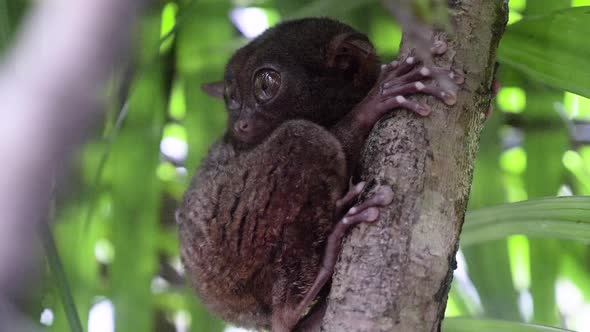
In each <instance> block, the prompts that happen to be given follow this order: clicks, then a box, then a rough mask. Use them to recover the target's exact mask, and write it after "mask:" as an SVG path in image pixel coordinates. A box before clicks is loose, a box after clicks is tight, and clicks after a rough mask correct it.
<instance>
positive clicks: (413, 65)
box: [357, 41, 464, 121]
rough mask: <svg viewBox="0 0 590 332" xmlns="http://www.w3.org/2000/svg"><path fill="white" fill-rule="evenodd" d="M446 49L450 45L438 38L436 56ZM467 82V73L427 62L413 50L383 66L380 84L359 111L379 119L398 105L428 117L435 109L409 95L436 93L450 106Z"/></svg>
mask: <svg viewBox="0 0 590 332" xmlns="http://www.w3.org/2000/svg"><path fill="white" fill-rule="evenodd" d="M446 50H447V44H446V43H445V42H443V41H436V42H435V43H434V46H433V47H432V53H433V54H434V55H441V54H444V53H445V52H446ZM443 81H447V82H443ZM463 81H464V77H463V75H462V74H460V73H457V72H455V71H453V70H448V69H444V68H439V67H429V66H425V65H423V63H422V61H420V60H419V59H418V58H417V57H416V56H415V55H414V54H413V52H412V53H410V54H409V55H407V56H405V57H403V58H401V59H399V60H395V61H393V62H391V63H388V64H384V65H382V66H381V74H380V76H379V78H378V80H377V83H375V86H374V87H373V89H372V90H371V91H370V92H369V94H368V95H367V97H366V98H365V99H364V100H363V101H362V102H361V103H360V104H359V105H358V106H357V108H360V109H359V110H358V111H360V112H361V113H372V114H373V116H376V118H375V121H376V120H378V119H379V118H380V117H381V116H382V115H383V114H385V113H386V112H388V111H390V110H393V109H395V108H404V109H407V110H410V111H413V112H415V113H418V114H419V115H421V116H427V115H429V114H430V111H431V110H430V108H429V107H428V106H427V105H425V104H423V103H420V102H416V101H411V100H408V99H407V98H406V97H407V96H408V95H413V94H417V93H420V94H426V95H431V96H434V97H436V98H438V99H440V100H441V101H442V102H444V103H445V104H447V105H454V104H455V103H456V101H457V90H458V85H460V84H462V83H463ZM441 83H446V84H441ZM367 116H368V114H367Z"/></svg>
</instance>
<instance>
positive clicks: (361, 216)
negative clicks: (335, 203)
mask: <svg viewBox="0 0 590 332" xmlns="http://www.w3.org/2000/svg"><path fill="white" fill-rule="evenodd" d="M377 218H379V209H378V208H376V207H370V208H367V209H364V210H363V211H362V212H359V213H357V214H355V215H353V216H349V215H348V214H346V216H344V218H342V220H340V222H341V223H343V224H345V225H349V226H352V225H356V224H360V223H362V222H373V221H375V220H377Z"/></svg>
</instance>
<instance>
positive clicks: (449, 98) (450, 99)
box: [441, 92, 457, 106]
mask: <svg viewBox="0 0 590 332" xmlns="http://www.w3.org/2000/svg"><path fill="white" fill-rule="evenodd" d="M441 97H442V99H443V101H444V103H445V104H447V105H449V106H453V105H455V104H456V103H457V95H456V94H454V93H449V92H442V93H441Z"/></svg>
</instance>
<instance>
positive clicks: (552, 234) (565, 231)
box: [461, 196, 590, 246]
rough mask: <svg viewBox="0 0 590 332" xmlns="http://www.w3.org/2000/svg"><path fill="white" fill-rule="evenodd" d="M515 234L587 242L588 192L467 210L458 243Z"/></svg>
mask: <svg viewBox="0 0 590 332" xmlns="http://www.w3.org/2000/svg"><path fill="white" fill-rule="evenodd" d="M514 234H523V235H527V236H532V237H546V238H553V239H565V240H577V241H583V242H590V196H570V197H547V198H540V199H533V200H528V201H523V202H518V203H510V204H504V205H499V206H495V207H489V208H483V209H479V210H475V211H470V212H468V213H467V215H466V216H465V225H464V226H463V233H462V234H461V245H463V246H469V245H473V244H480V243H483V242H488V241H492V240H498V239H503V238H505V237H507V236H509V235H514Z"/></svg>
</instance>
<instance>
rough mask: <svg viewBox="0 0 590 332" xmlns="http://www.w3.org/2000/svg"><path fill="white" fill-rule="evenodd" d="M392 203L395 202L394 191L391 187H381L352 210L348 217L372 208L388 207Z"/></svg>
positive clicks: (349, 211)
mask: <svg viewBox="0 0 590 332" xmlns="http://www.w3.org/2000/svg"><path fill="white" fill-rule="evenodd" d="M391 201H393V190H391V187H389V186H379V187H378V188H377V190H375V192H373V193H372V194H370V196H369V198H367V199H366V200H365V201H364V202H362V203H360V204H359V205H357V206H353V207H352V208H350V210H348V213H347V214H346V216H347V217H348V216H354V215H356V214H360V213H363V212H364V211H366V210H369V209H371V208H377V207H382V206H386V205H388V204H389V203H391ZM377 211H379V210H377Z"/></svg>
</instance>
